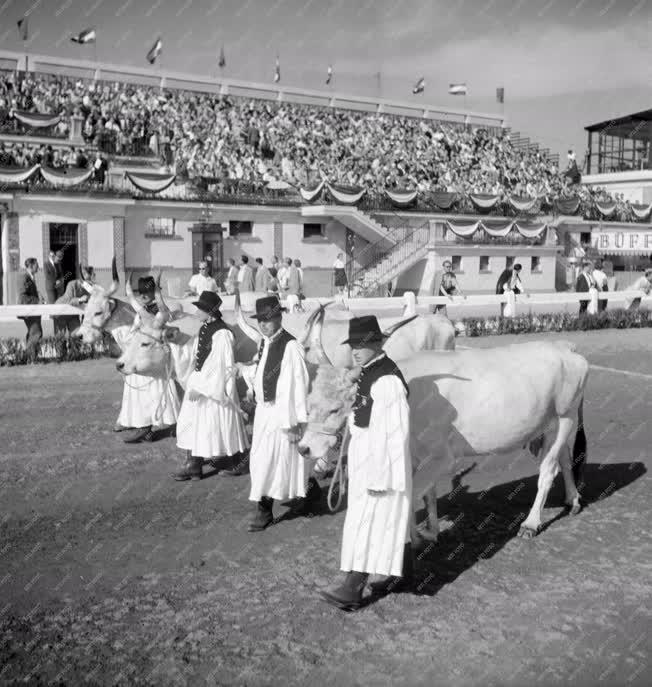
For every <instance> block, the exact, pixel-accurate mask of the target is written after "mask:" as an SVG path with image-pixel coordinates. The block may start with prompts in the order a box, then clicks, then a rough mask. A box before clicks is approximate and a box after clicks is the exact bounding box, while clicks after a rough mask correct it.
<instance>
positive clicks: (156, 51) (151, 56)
mask: <svg viewBox="0 0 652 687" xmlns="http://www.w3.org/2000/svg"><path fill="white" fill-rule="evenodd" d="M161 50H163V42H162V41H161V39H160V38H157V39H156V42H155V43H154V45H153V46H152V47H151V48H150V51H149V52H148V53H147V55H146V58H147V61H148V62H149V63H150V64H154V62H156V58H157V57H158V56H159V55H160V54H161Z"/></svg>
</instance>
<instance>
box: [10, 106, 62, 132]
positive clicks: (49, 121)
mask: <svg viewBox="0 0 652 687" xmlns="http://www.w3.org/2000/svg"><path fill="white" fill-rule="evenodd" d="M14 117H15V118H16V119H17V120H18V121H19V122H21V123H22V124H25V126H31V127H33V128H35V129H38V128H44V127H47V126H55V124H58V123H59V120H60V119H61V115H60V114H58V115H53V114H49V113H45V114H40V113H39V112H24V111H22V110H15V111H14Z"/></svg>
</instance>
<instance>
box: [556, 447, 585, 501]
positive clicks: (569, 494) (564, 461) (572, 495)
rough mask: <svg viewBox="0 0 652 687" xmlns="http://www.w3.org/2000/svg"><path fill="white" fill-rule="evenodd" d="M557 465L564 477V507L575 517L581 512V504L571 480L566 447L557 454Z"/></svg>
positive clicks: (571, 475) (571, 473)
mask: <svg viewBox="0 0 652 687" xmlns="http://www.w3.org/2000/svg"><path fill="white" fill-rule="evenodd" d="M559 465H560V467H561V474H562V475H563V477H564V489H565V490H566V506H567V507H568V509H569V510H570V514H571V515H577V514H578V513H579V512H580V511H581V510H582V502H581V501H580V494H579V492H578V491H577V486H576V484H575V480H574V478H573V468H572V461H571V457H570V448H569V446H568V445H566V446H564V447H563V448H562V450H561V453H560V454H559Z"/></svg>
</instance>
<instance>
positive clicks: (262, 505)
mask: <svg viewBox="0 0 652 687" xmlns="http://www.w3.org/2000/svg"><path fill="white" fill-rule="evenodd" d="M273 507H274V499H270V498H269V496H263V498H262V499H260V501H258V503H257V504H256V512H255V514H254V517H253V518H252V519H251V521H250V522H249V526H248V527H247V529H248V530H249V532H262V531H263V530H264V529H265V528H266V527H269V526H270V525H271V524H272V522H273V521H274V513H273Z"/></svg>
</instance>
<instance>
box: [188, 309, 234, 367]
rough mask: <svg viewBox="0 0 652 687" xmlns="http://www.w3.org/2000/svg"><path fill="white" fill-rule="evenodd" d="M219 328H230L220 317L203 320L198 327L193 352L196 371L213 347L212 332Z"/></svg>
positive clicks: (202, 364)
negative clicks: (194, 352) (195, 350)
mask: <svg viewBox="0 0 652 687" xmlns="http://www.w3.org/2000/svg"><path fill="white" fill-rule="evenodd" d="M220 329H227V330H228V331H231V328H230V327H229V326H228V325H227V324H226V322H224V320H222V319H219V320H214V321H213V322H204V324H202V326H201V327H200V329H199V335H198V337H197V338H198V340H197V353H196V354H195V370H196V371H197V372H199V371H200V370H201V369H202V367H204V363H205V362H206V358H208V356H209V355H210V352H211V349H212V348H213V334H215V332H217V331H219V330H220Z"/></svg>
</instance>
